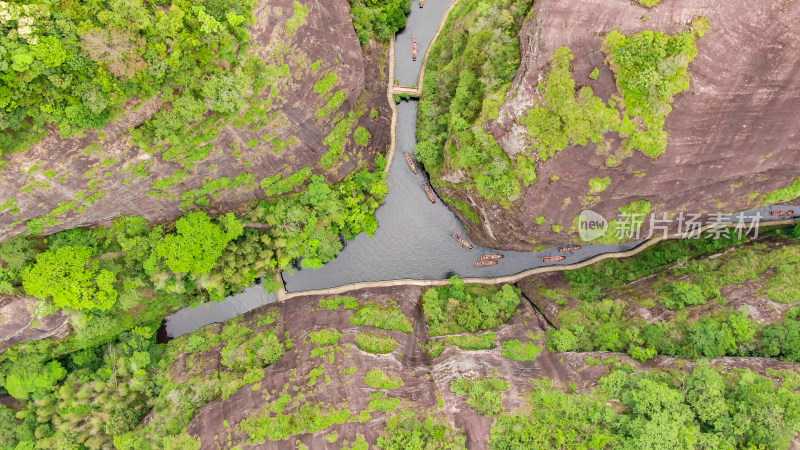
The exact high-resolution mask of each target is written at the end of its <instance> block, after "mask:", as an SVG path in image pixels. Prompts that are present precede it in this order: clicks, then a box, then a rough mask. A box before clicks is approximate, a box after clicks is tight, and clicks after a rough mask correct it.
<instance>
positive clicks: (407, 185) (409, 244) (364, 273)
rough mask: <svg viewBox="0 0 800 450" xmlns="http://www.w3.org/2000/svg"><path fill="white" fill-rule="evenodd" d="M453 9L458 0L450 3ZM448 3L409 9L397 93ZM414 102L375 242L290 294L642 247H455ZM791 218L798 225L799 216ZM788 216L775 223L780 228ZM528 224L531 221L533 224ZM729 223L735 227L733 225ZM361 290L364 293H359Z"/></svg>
mask: <svg viewBox="0 0 800 450" xmlns="http://www.w3.org/2000/svg"><path fill="white" fill-rule="evenodd" d="M455 1H457V0H455ZM451 4H452V2H451V1H448V0H428V1H427V2H426V3H425V7H424V8H418V7H417V6H418V5H417V3H416V2H414V4H413V7H412V10H411V14H410V16H409V18H408V25H407V26H406V28H405V29H403V30H402V31H401V32H400V33H398V34H397V36H396V40H395V42H396V44H395V64H394V74H393V75H390V76H392V79H393V80H396V81H397V83H398V84H399V85H400V86H410V87H416V86H417V85H418V84H421V80H419V75H420V71H421V69H422V64H423V61H424V59H425V58H424V55H426V53H427V51H428V48H429V47H430V45H431V44H432V40H433V38H434V36H435V35H436V33H437V30H438V29H439V27H440V24H442V23H443V20H442V18H443V16H444V15H445V13H446V12H447V11H448V9H449V7H450V6H451ZM412 37H416V39H417V44H418V58H417V60H416V61H413V60H412V55H411V42H412ZM417 106H418V102H417V101H416V100H410V101H403V102H401V103H400V104H398V105H397V127H396V136H397V138H396V151H395V152H394V155H393V156H392V161H391V166H390V170H389V173H388V184H389V193H388V194H387V196H386V199H385V203H384V204H383V205H382V206H381V207H380V208H379V209H378V211H377V213H376V217H377V220H378V223H379V229H378V231H377V232H376V233H375V235H374V236H373V237H368V236H366V235H365V234H361V235H359V236H357V237H356V239H355V240H353V241H351V242H347V243H346V246H345V248H344V249H343V250H342V252H341V253H340V254H339V255H338V257H337V258H336V259H335V260H333V261H331V262H329V263H327V264H326V265H325V266H324V267H322V268H320V269H303V270H299V271H296V272H295V273H284V274H283V280H284V284H285V289H286V291H287V292H289V293H298V292H304V291H311V290H321V289H328V288H335V287H341V286H346V285H350V284H354V283H364V282H389V281H392V280H442V279H446V278H449V277H450V276H451V275H459V276H461V277H462V278H487V279H494V278H498V277H507V276H513V275H518V274H522V273H523V272H526V271H531V270H532V269H536V268H541V267H545V266H554V265H555V266H573V265H575V264H577V263H581V262H583V261H587V260H590V259H592V258H596V257H598V256H600V255H607V254H611V253H619V252H628V251H631V250H633V249H635V248H637V247H638V246H640V245H641V244H642V243H643V242H645V241H638V242H632V243H625V244H619V245H616V244H615V245H584V246H582V248H581V249H579V250H574V251H570V252H568V253H559V252H558V248H557V247H553V248H550V249H547V250H542V251H538V252H516V251H503V250H498V249H491V248H483V247H479V246H475V247H474V248H473V249H471V250H470V249H467V248H466V247H464V246H463V245H462V244H461V243H459V242H458V241H456V240H455V239H453V233H458V234H460V235H462V236H464V237H467V233H466V230H465V228H464V226H463V224H461V223H460V221H459V220H458V218H457V217H456V216H455V215H454V214H453V213H452V212H451V211H450V210H449V209H448V208H447V206H446V205H445V204H444V203H443V202H442V201H441V199H439V198H438V197H437V199H436V202H435V203H431V202H430V201H429V200H428V198H427V195H426V193H425V191H424V189H423V184H424V183H425V182H427V181H428V179H427V174H425V173H424V172H423V171H421V170H420V171H419V173H418V174H414V173H413V172H412V171H411V170H410V168H409V166H408V164H407V163H406V161H405V157H404V153H410V154H412V155H413V154H414V149H415V147H416V143H417V142H416V123H417ZM792 208H793V209H795V212H796V214H795V215H794V216H792V217H800V209H799V208H797V207H788V209H792ZM781 209H787V207H786V206H785V205H775V206H771V207H763V208H758V209H754V210H750V211H747V212H745V213H746V214H747V215H751V214H755V212H756V211H759V212H761V215H762V221H766V220H770V219H773V217H772V216H770V214H769V211H770V210H781ZM789 218H790V217H789V216H782V217H774V219H780V220H782V221H783V222H785V221H786V220H787V219H789ZM531 220H533V218H531ZM734 222H735V221H734ZM486 253H501V254H503V255H504V258H503V259H502V260H501V261H500V263H499V264H497V265H495V266H487V267H478V266H476V265H475V262H476V260H479V259H480V256H481V255H482V254H486ZM557 254H563V255H565V256H566V258H565V259H564V260H561V261H557V262H550V263H544V262H542V258H543V257H546V256H552V255H557ZM362 287H363V286H362ZM277 298H278V295H277V294H276V293H265V292H264V290H263V288H262V287H261V286H260V285H256V286H253V287H250V288H248V289H246V290H245V291H244V292H242V293H241V294H238V295H235V296H231V297H228V298H227V299H226V300H225V301H222V302H216V303H207V304H203V305H200V306H198V307H194V308H184V309H182V310H180V311H178V312H176V313H175V314H173V315H171V316H170V317H168V318H167V319H166V322H165V324H166V332H167V335H168V336H169V337H177V336H180V335H182V334H185V333H189V332H192V331H194V330H196V329H198V328H200V327H202V326H204V325H207V324H210V323H214V322H220V321H224V320H227V319H230V318H232V317H235V316H237V315H240V314H243V313H245V312H247V311H249V310H252V309H254V308H257V307H259V306H262V305H265V304H268V303H272V302H275V301H276V300H277Z"/></svg>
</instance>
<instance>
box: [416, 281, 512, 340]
mask: <svg viewBox="0 0 800 450" xmlns="http://www.w3.org/2000/svg"><path fill="white" fill-rule="evenodd" d="M518 305H519V289H517V288H516V287H514V286H512V285H510V284H506V285H503V287H502V288H500V289H497V288H494V287H492V286H484V285H467V284H465V283H464V281H463V280H462V279H461V278H459V277H458V276H453V277H451V278H450V284H449V285H447V286H443V287H438V288H433V289H429V290H427V291H426V292H425V294H424V295H423V296H422V311H423V313H424V314H425V319H426V320H427V322H428V333H429V334H430V335H431V336H441V335H444V334H453V333H460V332H464V331H469V332H473V331H477V330H486V329H489V328H495V327H498V326H500V325H502V324H504V323H506V321H508V319H509V318H510V317H511V315H512V314H514V311H515V310H516V309H517V306H518Z"/></svg>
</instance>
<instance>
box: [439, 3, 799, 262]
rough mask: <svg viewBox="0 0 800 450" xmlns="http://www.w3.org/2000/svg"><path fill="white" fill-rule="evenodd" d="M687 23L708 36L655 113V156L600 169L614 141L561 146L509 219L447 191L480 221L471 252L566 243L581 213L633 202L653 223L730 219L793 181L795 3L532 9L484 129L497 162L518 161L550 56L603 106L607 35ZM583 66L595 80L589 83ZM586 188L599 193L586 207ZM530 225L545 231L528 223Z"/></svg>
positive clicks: (609, 78) (608, 79) (607, 92)
mask: <svg viewBox="0 0 800 450" xmlns="http://www.w3.org/2000/svg"><path fill="white" fill-rule="evenodd" d="M698 16H703V17H705V18H707V19H708V20H709V21H710V23H711V26H712V28H711V30H710V31H709V32H708V33H706V34H705V35H704V36H703V37H701V38H698V39H697V50H698V55H697V57H696V58H695V59H694V61H693V62H692V63H691V64H690V65H689V71H690V73H691V89H690V90H689V91H687V92H683V93H680V94H678V95H677V96H676V97H675V101H674V103H673V105H672V108H673V110H672V112H670V113H669V115H667V118H666V125H665V131H666V132H668V133H669V139H668V146H667V150H666V152H664V153H663V154H662V155H661V156H660V157H658V158H655V159H653V158H649V157H647V156H645V155H643V154H642V153H640V152H638V151H634V152H633V154H632V156H630V157H628V158H626V159H623V160H622V161H621V163H620V164H619V165H618V166H617V167H609V166H607V165H606V163H605V161H606V158H607V157H608V155H609V154H613V153H614V152H615V151H616V149H617V148H618V147H619V146H620V142H619V139H618V136H616V135H615V133H607V134H606V139H605V143H604V144H601V145H595V144H592V143H590V144H589V145H587V146H577V145H573V146H570V147H568V148H566V149H565V150H563V151H561V152H559V153H557V154H556V155H555V156H554V157H552V158H550V159H548V160H547V161H546V162H540V164H539V166H538V181H536V182H535V183H533V184H531V185H530V186H528V187H526V188H523V192H522V194H521V196H520V199H519V200H517V201H516V202H515V203H514V205H513V207H511V208H510V209H504V208H501V207H499V206H497V205H493V204H490V203H488V202H486V201H484V200H482V199H481V198H480V197H479V196H477V195H475V194H474V193H469V192H466V191H463V190H459V189H458V188H457V187H456V188H455V189H453V190H452V191H453V192H452V193H453V194H455V195H454V198H456V199H460V200H465V201H467V202H468V203H470V204H471V205H472V206H473V207H474V209H475V210H476V211H477V212H479V214H480V216H481V222H482V225H481V226H475V227H473V230H472V231H473V235H472V236H471V237H473V238H475V239H476V240H477V241H478V242H480V243H481V244H482V245H493V246H497V247H502V248H516V249H531V248H533V247H534V246H535V245H540V244H550V243H554V242H563V241H566V240H569V239H574V238H575V237H576V233H575V232H574V231H575V230H574V228H573V230H572V233H570V228H572V227H573V223H574V222H573V221H574V218H575V217H576V216H577V215H578V214H579V213H580V211H581V210H583V209H585V208H590V209H592V210H593V211H596V212H598V213H601V214H603V215H604V216H605V217H606V218H607V219H609V220H610V219H612V218H614V217H616V216H617V213H618V208H619V207H621V206H624V205H626V204H628V203H630V202H632V201H635V200H647V201H649V202H650V203H651V205H652V211H653V212H656V213H661V212H668V213H678V212H681V211H684V212H687V213H695V212H696V213H706V214H711V213H714V212H733V211H738V210H743V209H747V208H749V207H753V206H757V205H758V204H759V203H762V202H764V201H765V196H764V194H766V193H769V192H773V191H775V190H778V189H781V188H785V187H787V186H789V185H791V184H792V183H793V182H794V181H795V180H796V179H797V178H798V176H799V175H800V136H798V134H797V129H798V118H797V114H796V112H797V111H798V110H800V76H798V74H800V44H799V43H800V30H798V28H797V27H796V26H795V25H794V24H796V23H797V22H798V21H799V20H800V3H798V2H794V1H777V2H770V3H769V4H764V5H759V7H758V8H755V7H753V5H752V4H750V3H747V2H743V1H731V2H716V1H713V0H699V1H695V0H664V1H662V2H661V4H660V5H658V6H656V7H655V8H652V9H647V8H644V7H641V6H639V5H638V4H637V3H636V2H631V1H628V0H610V1H605V0H603V1H601V0H540V1H537V2H536V4H535V5H534V13H533V14H532V15H531V17H529V19H528V20H527V22H526V24H525V25H524V27H523V30H522V32H521V33H520V45H521V49H522V62H521V65H520V70H519V72H518V73H517V76H516V78H515V80H514V83H513V86H512V88H511V89H510V91H509V94H508V98H507V101H506V103H505V104H504V106H503V107H502V108H501V111H500V116H499V119H498V120H497V121H496V122H490V123H488V124H487V128H488V129H489V130H490V131H491V132H492V133H493V134H494V136H495V138H496V139H497V141H498V143H500V145H501V146H502V147H503V149H504V150H505V151H506V153H508V154H509V155H516V154H518V153H520V152H523V154H525V152H528V154H530V150H529V146H530V136H529V135H528V132H527V129H526V127H525V125H524V124H522V123H521V122H520V118H521V117H523V116H524V115H525V114H526V112H527V111H528V110H529V109H530V108H532V107H533V106H535V105H536V104H537V98H538V97H539V95H540V93H539V89H538V87H537V86H538V83H539V82H540V81H541V80H542V79H543V77H544V76H545V74H546V73H547V72H548V70H549V66H548V65H549V62H550V58H551V56H552V55H553V52H554V51H555V50H556V49H558V48H559V47H563V46H569V47H570V48H571V49H572V52H573V54H574V56H575V59H574V60H573V67H574V70H573V78H574V79H575V81H576V83H577V85H578V86H579V87H580V86H590V87H592V88H593V90H594V93H595V95H597V96H599V97H600V98H601V99H603V100H604V101H606V100H608V99H609V98H610V97H611V96H612V94H615V93H616V92H617V87H616V85H615V79H614V74H613V73H612V72H611V70H610V69H609V66H608V65H607V64H605V63H604V60H605V54H604V53H603V52H602V51H601V45H602V43H603V41H604V38H605V35H606V34H607V33H609V32H610V31H612V30H614V29H618V30H619V31H620V32H622V33H623V34H625V35H631V34H634V33H637V32H640V31H643V30H656V31H664V32H666V33H669V34H674V33H677V32H679V31H681V30H686V29H688V28H689V24H690V22H691V21H692V19H693V18H695V17H698ZM595 68H599V76H597V77H596V80H595V79H592V77H590V75H591V73H592V71H593V70H594V69H595ZM593 178H609V179H610V180H611V183H610V185H609V186H608V188H607V189H606V190H605V191H603V192H601V193H599V194H596V195H597V196H598V197H599V198H594V199H591V200H590V199H588V198H587V195H588V194H589V180H590V179H593ZM795 195H796V192H795ZM540 216H544V217H546V221H544V222H543V223H541V224H537V223H535V219H536V218H537V217H540ZM540 220H541V219H540ZM562 227H563V230H562Z"/></svg>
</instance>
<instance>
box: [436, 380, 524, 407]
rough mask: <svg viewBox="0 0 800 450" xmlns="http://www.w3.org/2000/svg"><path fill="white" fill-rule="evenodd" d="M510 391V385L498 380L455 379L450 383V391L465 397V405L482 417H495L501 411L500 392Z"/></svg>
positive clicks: (501, 399)
mask: <svg viewBox="0 0 800 450" xmlns="http://www.w3.org/2000/svg"><path fill="white" fill-rule="evenodd" d="M509 389H511V385H510V384H509V383H508V382H507V381H505V380H501V379H499V378H481V379H478V380H468V379H466V378H456V379H455V380H453V382H452V383H450V390H451V391H452V392H453V393H455V394H458V395H466V396H467V400H466V401H467V404H468V405H469V406H471V407H472V408H474V409H475V411H477V412H478V414H481V415H484V416H494V415H497V414H498V413H499V412H500V411H501V410H502V409H503V396H502V392H504V391H507V390H509Z"/></svg>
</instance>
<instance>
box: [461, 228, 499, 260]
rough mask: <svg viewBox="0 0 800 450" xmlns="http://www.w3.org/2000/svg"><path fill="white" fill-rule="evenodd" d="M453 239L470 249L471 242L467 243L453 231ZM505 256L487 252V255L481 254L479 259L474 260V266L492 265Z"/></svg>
mask: <svg viewBox="0 0 800 450" xmlns="http://www.w3.org/2000/svg"><path fill="white" fill-rule="evenodd" d="M453 239H455V240H457V241H458V242H460V243H461V245H463V246H464V247H467V248H468V249H470V250H472V244H470V243H469V241H467V240H466V239H464V238H463V237H461V236H460V235H459V234H458V233H453ZM503 258H505V256H503V255H500V254H489V255H481V259H480V260H478V261H476V262H475V265H476V266H479V267H480V266H494V265H497V264H498V263H499V262H500V261H499V260H501V259H503Z"/></svg>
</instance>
